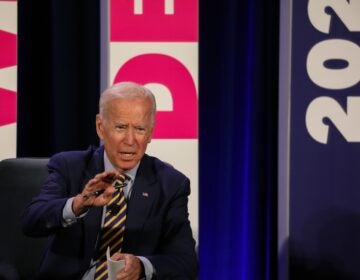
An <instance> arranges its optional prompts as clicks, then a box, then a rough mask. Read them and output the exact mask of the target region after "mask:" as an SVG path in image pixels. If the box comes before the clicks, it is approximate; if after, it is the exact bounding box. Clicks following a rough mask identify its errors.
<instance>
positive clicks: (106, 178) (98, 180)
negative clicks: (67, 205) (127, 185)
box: [72, 171, 119, 216]
mask: <svg viewBox="0 0 360 280" xmlns="http://www.w3.org/2000/svg"><path fill="white" fill-rule="evenodd" d="M118 176H119V173H118V172H116V171H104V172H102V173H99V174H97V175H96V176H95V177H94V178H92V179H91V180H89V182H88V183H87V184H86V185H85V187H84V189H83V190H82V192H81V194H78V195H77V196H76V197H75V198H74V200H73V204H72V209H73V212H74V214H75V215H76V216H78V215H80V214H81V213H83V212H85V211H86V210H87V209H88V208H89V207H92V206H96V207H101V206H104V205H106V204H107V203H108V202H109V201H110V200H111V198H112V194H113V192H114V191H115V189H114V188H113V187H112V185H113V183H114V181H115V180H116V179H117V178H118Z"/></svg>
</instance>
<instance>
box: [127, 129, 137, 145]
mask: <svg viewBox="0 0 360 280" xmlns="http://www.w3.org/2000/svg"><path fill="white" fill-rule="evenodd" d="M134 139H135V135H134V130H133V129H132V128H128V129H127V130H126V132H125V143H126V144H128V145H132V144H134Z"/></svg>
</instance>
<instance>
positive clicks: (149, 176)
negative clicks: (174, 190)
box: [125, 155, 159, 240]
mask: <svg viewBox="0 0 360 280" xmlns="http://www.w3.org/2000/svg"><path fill="white" fill-rule="evenodd" d="M152 170H153V166H152V164H151V159H150V158H149V156H147V155H144V157H143V158H142V160H141V163H140V166H139V169H138V171H137V174H136V178H135V182H134V186H133V190H132V193H131V197H130V200H129V201H128V213H127V217H126V228H127V229H142V228H143V225H144V223H145V221H146V219H147V217H148V214H149V212H150V209H151V207H152V205H153V203H154V201H155V199H156V198H157V197H158V195H159V194H158V192H159V189H158V188H156V182H157V180H156V177H155V175H154V172H152ZM130 235H131V234H130ZM127 238H132V237H131V236H127V237H125V240H126V239H127Z"/></svg>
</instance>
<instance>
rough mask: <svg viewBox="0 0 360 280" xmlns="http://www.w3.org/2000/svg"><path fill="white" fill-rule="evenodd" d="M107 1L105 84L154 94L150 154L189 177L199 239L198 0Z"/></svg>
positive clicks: (193, 215)
mask: <svg viewBox="0 0 360 280" xmlns="http://www.w3.org/2000/svg"><path fill="white" fill-rule="evenodd" d="M109 3H110V5H109V7H107V8H105V9H106V10H108V11H109V17H110V18H109V30H110V31H109V33H108V36H107V37H108V38H109V39H108V41H109V43H108V48H107V49H104V50H103V54H105V53H106V52H108V55H103V57H106V58H107V59H108V60H107V61H106V62H105V61H104V62H103V65H105V64H107V65H108V68H109V73H108V75H107V77H108V80H107V82H106V84H107V85H109V84H113V83H116V82H119V81H135V82H138V83H140V84H144V85H145V86H147V87H148V88H149V89H150V90H152V92H153V93H154V94H155V97H156V102H157V115H156V127H155V130H154V134H153V140H152V141H151V144H150V145H149V147H148V151H147V152H148V153H149V154H151V155H154V156H156V157H159V158H160V159H162V160H165V161H167V162H169V163H170V164H172V165H173V166H174V167H175V168H177V169H179V170H180V171H182V172H183V173H184V174H186V175H187V176H188V177H189V178H190V180H191V196H190V201H189V211H190V220H191V224H192V227H193V230H194V234H195V237H196V238H197V233H198V1H197V0H130V1H129V0H111V1H110V2H109ZM103 22H104V23H105V21H103ZM105 25H106V24H105ZM103 32H106V31H105V30H104V29H103ZM103 37H106V36H103Z"/></svg>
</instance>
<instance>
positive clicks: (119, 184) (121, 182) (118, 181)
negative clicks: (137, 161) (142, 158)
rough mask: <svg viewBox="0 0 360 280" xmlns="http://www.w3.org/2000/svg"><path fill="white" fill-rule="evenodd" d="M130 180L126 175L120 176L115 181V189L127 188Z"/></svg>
mask: <svg viewBox="0 0 360 280" xmlns="http://www.w3.org/2000/svg"><path fill="white" fill-rule="evenodd" d="M129 179H130V178H129V177H128V176H127V175H125V174H120V175H119V177H118V178H117V179H116V180H115V188H123V187H126V183H125V182H126V181H127V180H129Z"/></svg>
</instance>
